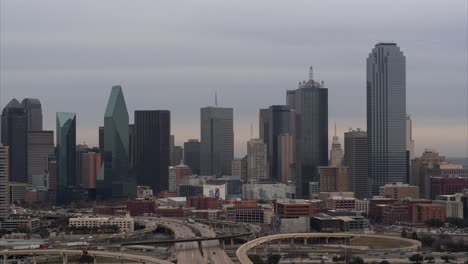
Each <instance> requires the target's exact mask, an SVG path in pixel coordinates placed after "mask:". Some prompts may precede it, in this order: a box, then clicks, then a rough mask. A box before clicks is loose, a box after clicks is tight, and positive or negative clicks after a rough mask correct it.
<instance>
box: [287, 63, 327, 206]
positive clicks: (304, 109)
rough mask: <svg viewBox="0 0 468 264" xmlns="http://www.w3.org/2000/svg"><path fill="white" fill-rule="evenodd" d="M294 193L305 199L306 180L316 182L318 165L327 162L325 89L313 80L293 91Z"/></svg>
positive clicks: (324, 164)
mask: <svg viewBox="0 0 468 264" xmlns="http://www.w3.org/2000/svg"><path fill="white" fill-rule="evenodd" d="M295 113H296V114H295V126H296V128H295V130H296V131H295V139H294V140H295V153H296V154H295V161H296V172H295V173H296V174H295V179H296V180H295V182H296V188H297V190H296V196H297V197H298V198H308V195H309V182H318V181H319V175H318V167H319V166H327V165H328V89H327V88H325V87H324V85H323V82H322V83H319V82H316V81H314V79H313V73H312V69H311V74H310V78H309V80H308V81H307V82H303V83H300V84H299V87H298V89H297V90H296V91H295Z"/></svg>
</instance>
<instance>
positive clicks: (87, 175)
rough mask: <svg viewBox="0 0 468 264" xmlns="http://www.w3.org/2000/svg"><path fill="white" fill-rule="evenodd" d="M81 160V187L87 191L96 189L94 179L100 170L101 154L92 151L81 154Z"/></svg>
mask: <svg viewBox="0 0 468 264" xmlns="http://www.w3.org/2000/svg"><path fill="white" fill-rule="evenodd" d="M81 160H82V163H83V166H82V170H81V186H82V187H83V188H84V189H88V190H89V189H96V178H97V176H98V175H99V171H100V170H101V154H100V153H97V152H92V151H89V152H87V153H81Z"/></svg>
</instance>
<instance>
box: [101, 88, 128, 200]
mask: <svg viewBox="0 0 468 264" xmlns="http://www.w3.org/2000/svg"><path fill="white" fill-rule="evenodd" d="M128 130H129V126H128V112H127V105H126V104H125V99H124V96H123V92H122V87H120V86H113V87H112V90H111V94H110V97H109V101H108V102H107V108H106V112H105V114H104V134H103V136H104V157H103V158H104V164H103V165H104V174H99V176H98V179H97V183H96V187H97V190H96V193H97V196H99V197H101V198H104V199H107V198H111V197H127V196H129V195H135V194H136V180H135V178H134V177H132V175H131V174H130V173H129V171H130V162H129V150H128V141H129V132H128Z"/></svg>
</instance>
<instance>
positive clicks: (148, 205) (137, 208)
mask: <svg viewBox="0 0 468 264" xmlns="http://www.w3.org/2000/svg"><path fill="white" fill-rule="evenodd" d="M155 208H156V203H155V202H154V200H145V199H135V200H131V201H127V211H128V212H129V213H130V215H131V216H137V215H143V214H152V213H154V212H155Z"/></svg>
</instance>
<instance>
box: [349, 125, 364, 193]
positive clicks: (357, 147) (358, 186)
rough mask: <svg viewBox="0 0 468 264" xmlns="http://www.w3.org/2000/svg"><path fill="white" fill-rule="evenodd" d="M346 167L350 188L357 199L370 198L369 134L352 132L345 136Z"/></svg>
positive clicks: (358, 130)
mask: <svg viewBox="0 0 468 264" xmlns="http://www.w3.org/2000/svg"><path fill="white" fill-rule="evenodd" d="M344 147H345V153H344V159H343V160H344V165H345V166H347V167H348V168H349V188H350V191H352V192H354V196H355V197H356V198H365V197H369V196H370V195H369V176H368V171H367V168H368V162H367V133H366V132H365V131H361V130H360V129H359V128H358V129H357V130H351V129H350V131H349V132H345V134H344Z"/></svg>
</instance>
